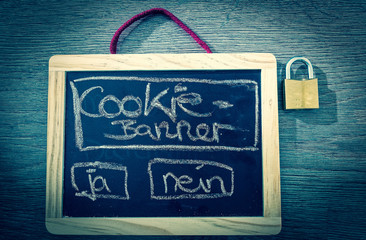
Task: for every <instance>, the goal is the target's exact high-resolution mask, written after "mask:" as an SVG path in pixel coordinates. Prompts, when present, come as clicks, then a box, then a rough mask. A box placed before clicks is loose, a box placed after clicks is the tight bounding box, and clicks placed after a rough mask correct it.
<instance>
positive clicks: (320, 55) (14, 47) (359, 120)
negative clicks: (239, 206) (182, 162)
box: [0, 0, 366, 240]
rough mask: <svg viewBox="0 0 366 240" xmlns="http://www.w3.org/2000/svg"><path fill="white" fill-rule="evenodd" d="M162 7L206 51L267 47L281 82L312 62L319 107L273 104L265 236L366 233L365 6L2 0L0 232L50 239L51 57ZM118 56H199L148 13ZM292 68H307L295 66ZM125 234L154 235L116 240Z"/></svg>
mask: <svg viewBox="0 0 366 240" xmlns="http://www.w3.org/2000/svg"><path fill="white" fill-rule="evenodd" d="M152 7H162V8H166V9H168V10H169V11H171V12H172V13H173V14H175V15H176V16H177V17H179V18H180V19H181V20H182V21H183V22H184V23H186V24H187V25H188V26H189V27H190V28H191V29H193V30H194V31H195V32H196V33H197V34H198V35H199V36H200V37H201V38H202V39H203V40H204V41H206V42H207V43H208V44H209V46H210V47H211V49H212V50H213V51H214V52H218V53H224V52H225V53H231V52H270V53H273V54H274V55H275V56H276V57H277V60H278V83H279V89H278V91H279V96H280V98H279V104H280V106H281V105H282V101H283V99H282V97H281V94H282V88H281V85H280V83H281V82H282V80H283V79H284V77H285V73H284V66H285V64H286V62H287V61H288V60H289V59H290V58H291V57H293V56H297V55H303V56H305V57H307V58H309V60H310V61H311V62H312V63H313V65H314V70H315V76H316V77H318V79H319V95H320V109H319V110H300V111H284V110H283V108H282V107H280V108H279V121H280V154H281V187H282V189H281V192H282V215H283V228H282V232H281V233H280V234H279V235H277V236H269V237H235V236H232V237H194V236H192V237H179V236H176V237H169V238H166V239H179V240H183V239H230V240H234V239H235V240H236V239H366V237H365V236H366V230H365V229H366V224H365V223H366V207H365V204H366V200H365V199H366V109H365V104H366V98H365V94H364V89H365V88H366V65H365V61H366V53H365V47H366V28H365V26H366V3H365V2H364V1H340V0H337V1H321V0H314V1H289V0H286V1H277V0H269V1H265V2H263V1H258V0H254V1H244V0H242V1H230V0H213V1H162V0H154V1H132V0H127V1H111V0H106V1H85V0H82V1H69V0H68V1H53V0H51V1H44V0H40V1H29V0H23V1H11V0H5V1H0V146H1V153H0V167H1V170H2V171H1V173H0V181H1V187H0V231H1V235H0V238H2V239H12V238H16V239H65V238H70V239H117V238H118V239H120V237H104V236H97V237H89V236H88V237H86V236H77V237H74V236H73V237H62V236H53V235H51V234H49V233H48V232H47V230H46V229H45V226H44V211H45V210H44V209H45V182H46V180H45V178H46V120H47V87H48V84H47V80H48V59H49V58H50V57H51V56H52V55H55V54H92V53H94V54H103V53H108V52H109V41H110V39H111V38H112V35H113V33H114V31H115V30H116V29H117V28H118V27H119V26H120V25H121V24H122V23H123V22H125V21H127V20H128V19H129V18H130V17H132V16H133V15H135V14H137V13H139V12H141V11H143V10H147V9H149V8H152ZM118 52H120V53H133V54H142V53H189V52H204V50H202V49H201V48H200V47H199V46H198V45H197V44H196V43H195V42H194V40H193V39H191V38H190V37H189V36H187V35H186V33H185V32H184V31H183V30H181V29H179V28H178V27H177V26H176V25H175V23H173V22H171V21H169V20H168V19H167V18H166V17H164V16H156V17H151V18H149V19H148V20H145V21H141V22H139V23H138V24H136V25H135V26H134V28H133V29H132V30H131V31H130V33H129V35H126V34H125V38H124V41H123V44H120V45H119V46H118ZM293 70H294V74H295V75H296V76H301V75H303V74H304V73H305V67H303V66H302V65H294V66H293ZM123 239H160V238H159V237H134V238H131V237H123Z"/></svg>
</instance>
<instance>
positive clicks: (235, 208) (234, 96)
mask: <svg viewBox="0 0 366 240" xmlns="http://www.w3.org/2000/svg"><path fill="white" fill-rule="evenodd" d="M260 79H261V71H260V70H235V71H232V70H221V71H213V70H212V71H209V70H206V71H144V72H138V71H135V72H134V71H119V72H117V71H113V72H95V71H94V72H68V73H67V75H66V122H65V125H66V127H65V129H66V130H65V131H66V132H65V133H66V135H65V160H64V203H63V214H64V216H68V217H168V216H169V217H181V216H263V196H262V194H263V191H262V148H261V118H260V85H261V84H260Z"/></svg>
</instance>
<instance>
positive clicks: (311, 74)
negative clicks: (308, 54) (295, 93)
mask: <svg viewBox="0 0 366 240" xmlns="http://www.w3.org/2000/svg"><path fill="white" fill-rule="evenodd" d="M299 60H301V61H303V62H305V63H306V65H308V73H309V79H312V78H314V70H313V66H312V65H311V62H310V61H309V59H307V58H304V57H293V58H291V59H290V61H288V63H287V65H286V79H291V65H292V64H293V63H294V62H296V61H299Z"/></svg>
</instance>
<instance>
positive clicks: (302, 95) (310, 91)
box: [283, 57, 319, 109]
mask: <svg viewBox="0 0 366 240" xmlns="http://www.w3.org/2000/svg"><path fill="white" fill-rule="evenodd" d="M298 60H301V61H303V62H305V63H306V65H307V66H308V73H309V79H303V80H294V79H291V76H290V75H291V65H292V64H293V63H294V62H295V61H298ZM283 89H284V103H285V104H284V105H285V109H314V108H319V96H318V79H317V78H314V76H313V66H312V65H311V63H310V61H309V60H308V59H307V58H304V57H294V58H292V59H290V61H289V62H288V63H287V65H286V79H285V80H284V87H283Z"/></svg>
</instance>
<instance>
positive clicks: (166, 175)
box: [148, 158, 234, 200]
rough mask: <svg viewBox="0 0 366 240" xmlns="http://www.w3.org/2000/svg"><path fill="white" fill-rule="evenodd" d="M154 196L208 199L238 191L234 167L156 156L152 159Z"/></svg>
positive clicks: (158, 198)
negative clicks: (235, 186) (236, 189)
mask: <svg viewBox="0 0 366 240" xmlns="http://www.w3.org/2000/svg"><path fill="white" fill-rule="evenodd" d="M148 173H149V177H150V193H151V198H152V199H156V200H171V199H206V198H222V197H230V196H231V195H232V194H233V193H234V170H233V168H232V167H230V166H228V165H226V164H223V163H219V162H215V161H205V160H188V159H179V160H178V159H163V158H155V159H152V160H150V161H149V163H148Z"/></svg>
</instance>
